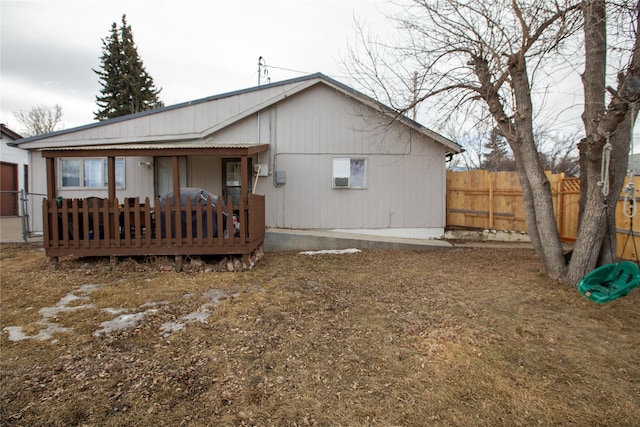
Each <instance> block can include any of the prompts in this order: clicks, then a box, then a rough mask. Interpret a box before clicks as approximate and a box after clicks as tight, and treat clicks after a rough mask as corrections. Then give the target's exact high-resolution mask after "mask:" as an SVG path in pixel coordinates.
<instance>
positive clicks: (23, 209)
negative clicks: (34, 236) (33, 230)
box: [18, 189, 29, 243]
mask: <svg viewBox="0 0 640 427" xmlns="http://www.w3.org/2000/svg"><path fill="white" fill-rule="evenodd" d="M18 193H19V196H18V198H19V199H20V209H19V211H18V214H19V215H20V214H21V215H20V217H21V218H22V240H24V242H25V243H28V240H29V239H28V237H29V222H28V217H27V195H26V193H25V191H24V189H21V190H20V191H19V192H18Z"/></svg>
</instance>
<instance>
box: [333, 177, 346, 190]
mask: <svg viewBox="0 0 640 427" xmlns="http://www.w3.org/2000/svg"><path fill="white" fill-rule="evenodd" d="M333 186H334V187H335V188H349V178H348V177H347V178H336V177H333Z"/></svg>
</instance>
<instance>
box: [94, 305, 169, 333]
mask: <svg viewBox="0 0 640 427" xmlns="http://www.w3.org/2000/svg"><path fill="white" fill-rule="evenodd" d="M157 312H158V310H157V309H155V308H151V309H149V310H145V311H141V312H139V313H132V314H121V315H120V316H118V317H116V318H115V319H113V320H107V321H105V322H102V323H100V326H102V329H98V330H97V331H95V332H94V333H93V336H94V337H99V336H100V335H107V334H110V333H111V332H114V331H120V330H122V329H128V328H134V327H136V326H138V323H140V321H141V320H142V319H144V318H145V316H147V315H148V314H154V313H157Z"/></svg>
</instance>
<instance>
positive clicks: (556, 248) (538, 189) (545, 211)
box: [507, 56, 565, 279]
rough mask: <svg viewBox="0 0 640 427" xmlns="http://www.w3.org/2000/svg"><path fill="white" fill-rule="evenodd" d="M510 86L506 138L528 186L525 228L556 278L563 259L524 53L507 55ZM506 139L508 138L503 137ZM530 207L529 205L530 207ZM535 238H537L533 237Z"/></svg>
mask: <svg viewBox="0 0 640 427" xmlns="http://www.w3.org/2000/svg"><path fill="white" fill-rule="evenodd" d="M509 74H510V76H511V85H512V90H513V93H514V95H515V99H516V114H515V118H514V122H515V126H514V128H515V140H513V139H512V140H511V141H510V145H511V147H512V149H513V153H514V157H516V162H517V163H519V164H520V165H522V166H521V167H519V168H518V170H520V169H522V172H521V173H520V172H519V176H520V184H521V186H522V188H523V189H524V188H528V190H529V191H527V192H523V196H524V195H525V194H526V193H530V197H531V202H532V203H531V207H532V208H533V211H532V212H531V211H530V212H528V213H527V214H526V215H525V219H526V221H527V230H529V233H532V232H533V236H534V237H533V240H532V241H534V248H535V249H536V252H537V254H538V256H539V257H540V260H541V261H542V263H543V265H544V267H545V269H546V270H547V274H549V276H550V277H551V278H553V279H559V278H561V277H562V276H563V275H564V272H565V260H564V253H563V249H562V242H561V241H560V234H559V233H558V226H557V224H556V218H555V214H554V210H553V198H552V195H551V184H550V183H549V180H548V179H547V176H546V175H545V172H544V168H543V167H542V164H541V163H540V157H539V156H538V150H537V147H536V144H535V138H534V134H533V105H532V102H531V91H530V85H529V77H528V75H527V67H526V63H525V59H524V56H520V57H518V58H512V59H511V66H510V69H509ZM507 140H509V139H508V138H507ZM531 207H530V208H529V209H531ZM536 240H539V241H536Z"/></svg>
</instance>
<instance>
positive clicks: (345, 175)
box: [20, 74, 460, 257]
mask: <svg viewBox="0 0 640 427" xmlns="http://www.w3.org/2000/svg"><path fill="white" fill-rule="evenodd" d="M20 146H21V147H23V148H26V149H28V150H29V152H30V160H31V164H32V168H31V176H32V182H33V185H34V189H35V187H36V186H37V187H38V188H37V190H35V191H39V192H44V193H46V194H47V195H48V197H47V200H46V201H45V202H44V204H43V207H42V214H41V215H43V224H44V232H45V243H44V246H45V249H46V251H47V253H48V254H49V255H50V256H59V255H69V254H74V255H88V254H93V255H115V256H118V255H130V254H139V255H143V254H172V255H186V254H191V255H195V254H223V253H235V254H241V255H243V256H245V257H246V256H247V255H248V254H250V253H251V252H252V251H254V250H255V249H256V248H257V247H258V246H259V245H260V244H261V242H262V240H263V239H264V232H265V227H278V228H288V229H332V230H335V229H338V230H343V231H349V232H366V233H370V234H381V235H396V236H402V237H422V238H425V237H437V236H441V235H442V234H443V232H444V227H445V192H446V189H445V186H446V175H445V169H446V168H445V161H446V158H447V156H450V155H451V154H455V153H458V152H459V151H460V147H459V146H458V145H457V144H455V143H454V142H452V141H450V140H448V139H446V138H444V137H442V136H441V135H439V134H437V133H435V132H433V131H430V130H429V129H426V128H425V127H423V126H421V125H420V124H418V123H417V122H415V121H412V120H410V119H408V118H406V117H404V116H402V115H398V114H397V113H396V112H394V111H392V110H391V109H390V108H388V107H385V106H384V105H382V104H380V103H378V102H376V101H375V100H373V99H371V98H369V97H367V96H365V95H363V94H361V93H359V92H357V91H355V90H354V89H352V88H350V87H348V86H346V85H344V84H342V83H339V82H338V81H336V80H334V79H332V78H329V77H327V76H325V75H323V74H313V75H309V76H305V77H301V78H296V79H291V80H286V81H282V82H277V83H271V84H267V85H263V86H258V87H254V88H250V89H245V90H240V91H236V92H231V93H225V94H222V95H217V96H212V97H208V98H203V99H199V100H195V101H190V102H186V103H182V104H177V105H173V106H167V107H163V108H160V109H155V110H150V111H144V112H141V113H137V114H133V115H129V116H124V117H119V118H116V119H111V120H106V121H102V122H97V123H92V124H89V125H86V126H81V127H77V128H74V129H68V130H63V131H58V132H53V133H51V134H48V135H42V136H37V137H31V138H26V139H23V140H22V141H21V142H20ZM185 187H188V188H201V189H203V190H206V191H207V192H209V193H212V194H215V195H220V196H221V198H222V200H223V201H224V205H225V207H224V208H222V209H221V210H223V211H224V209H226V211H224V212H227V213H231V211H233V213H234V214H236V216H237V217H238V219H239V232H236V233H228V232H226V233H225V234H223V233H219V235H216V234H215V232H214V233H207V232H206V230H213V229H217V230H223V229H224V230H227V229H228V227H227V225H226V223H225V222H224V221H226V219H224V218H222V216H223V215H218V214H217V213H216V209H217V208H215V207H214V208H213V209H212V208H210V207H207V206H210V205H211V203H202V204H201V203H198V202H197V201H194V200H191V201H184V200H183V202H182V203H186V204H187V206H181V204H180V203H178V202H175V200H179V199H180V198H177V197H174V199H172V200H174V202H172V203H165V204H163V202H162V199H160V196H162V195H164V194H166V193H170V192H172V193H174V194H178V193H180V192H181V189H183V188H185ZM95 200H98V202H96V201H95ZM125 201H126V202H125ZM169 205H171V206H169ZM201 205H202V206H201ZM203 206H204V207H203ZM196 210H198V212H197V214H195V213H194V212H195V211H196ZM201 211H202V212H203V211H206V212H204V213H202V212H201ZM158 212H160V213H161V215H158ZM178 212H180V213H181V215H178V214H177V213H178ZM185 215H186V216H185ZM194 215H195V218H196V219H193V218H194ZM201 215H202V218H201V219H199V218H200V216H201ZM162 218H164V219H162ZM168 218H170V220H169V219H168ZM97 222H99V223H100V226H99V230H98V231H96V230H94V228H97V227H96V226H95V224H96V223H97ZM185 222H186V223H187V224H185ZM107 224H108V225H107ZM185 225H186V226H188V228H189V230H185ZM207 225H208V226H207ZM216 225H217V227H216ZM149 229H151V230H149ZM180 229H182V232H180ZM63 230H64V231H63ZM123 230H125V231H131V233H129V232H126V233H125V232H123ZM67 231H68V232H67ZM149 231H150V232H149ZM176 231H178V233H176ZM92 232H93V233H92ZM98 232H99V234H98Z"/></svg>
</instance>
